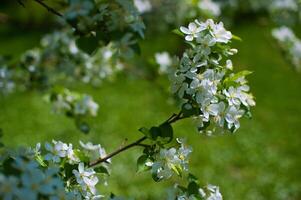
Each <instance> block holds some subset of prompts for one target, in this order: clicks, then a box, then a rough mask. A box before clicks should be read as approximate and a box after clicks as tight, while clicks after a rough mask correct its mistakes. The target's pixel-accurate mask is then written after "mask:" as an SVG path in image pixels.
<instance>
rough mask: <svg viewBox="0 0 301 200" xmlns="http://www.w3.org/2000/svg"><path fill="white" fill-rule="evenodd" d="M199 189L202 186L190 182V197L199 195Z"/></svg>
mask: <svg viewBox="0 0 301 200" xmlns="http://www.w3.org/2000/svg"><path fill="white" fill-rule="evenodd" d="M199 188H200V186H199V185H198V184H197V183H196V182H194V181H192V182H190V183H189V184H188V187H187V189H188V194H189V196H190V195H199Z"/></svg>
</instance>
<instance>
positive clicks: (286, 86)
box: [0, 21, 301, 200]
mask: <svg viewBox="0 0 301 200" xmlns="http://www.w3.org/2000/svg"><path fill="white" fill-rule="evenodd" d="M232 32H233V33H235V34H236V35H238V36H240V37H241V38H243V42H236V43H234V44H233V45H234V46H235V47H236V48H238V49H239V54H238V55H237V56H235V58H234V60H235V61H234V63H235V66H237V67H236V69H248V70H251V71H254V73H253V75H251V76H250V77H249V80H250V85H251V88H252V91H253V93H254V95H255V96H256V100H257V106H256V107H255V109H253V119H252V120H243V121H242V124H241V129H240V130H239V131H238V132H237V133H235V134H224V135H220V136H216V137H215V136H214V137H206V136H204V135H200V134H198V133H197V132H196V130H195V129H194V125H193V122H192V121H191V120H184V121H181V122H179V123H177V124H176V125H175V128H174V130H175V134H176V136H178V137H187V138H188V142H189V143H190V144H191V145H192V146H193V148H194V152H193V154H192V157H191V169H192V172H193V173H195V174H196V175H198V177H199V178H200V180H201V181H202V183H203V184H207V183H212V184H216V185H219V186H220V188H221V191H222V193H223V194H224V199H226V200H227V199H231V200H241V199H248V200H249V199H250V200H261V199H268V200H269V199H273V200H277V199H279V200H280V199H281V200H283V199H292V200H298V199H301V180H300V178H301V171H300V168H301V151H300V146H301V140H300V134H301V132H300V130H301V104H300V101H301V92H300V88H301V74H297V73H296V72H295V71H294V70H293V68H292V66H291V65H290V64H289V63H288V62H287V61H286V60H285V59H284V58H283V56H282V55H281V52H280V50H279V49H278V48H277V45H276V44H275V41H274V40H273V39H272V38H271V36H270V27H269V26H261V25H259V24H258V23H257V22H251V21H245V22H243V23H239V24H236V25H235V27H233V29H232ZM40 35H41V33H36V32H35V33H33V34H32V33H27V34H23V33H20V34H15V35H7V34H6V35H5V34H3V33H1V35H0V43H1V47H2V48H0V53H1V54H14V55H18V54H19V53H21V52H22V51H23V50H25V49H27V48H30V47H33V46H34V45H36V44H37V43H38V39H39V36H40ZM152 37H155V38H154V39H151V38H150V39H149V40H146V41H145V42H142V52H144V54H145V55H152V54H153V53H154V52H156V51H160V50H164V49H167V50H170V51H171V52H177V51H178V50H177V48H178V47H177V44H178V43H177V42H176V41H175V40H174V37H172V38H171V37H170V35H158V36H152ZM163 42H164V44H166V45H164V46H162V44H163ZM161 83H164V84H165V85H166V87H167V86H168V81H167V80H163V81H161ZM73 89H75V90H78V91H83V92H86V93H88V94H91V95H93V97H94V98H95V99H96V101H97V102H99V104H100V112H99V116H98V117H97V118H96V119H93V125H92V126H93V127H92V132H91V133H90V134H89V135H87V136H86V135H83V134H81V133H79V132H78V131H77V130H76V129H75V126H74V124H73V122H72V121H71V120H69V119H66V118H65V117H64V116H58V115H54V114H51V112H50V106H49V105H48V104H47V103H45V102H43V100H42V96H43V94H42V93H40V92H36V91H31V92H26V93H16V94H12V95H10V96H7V97H0V105H1V106H0V128H2V129H3V131H4V142H5V144H6V145H8V146H11V147H16V146H22V145H34V144H35V143H37V142H44V141H47V140H48V141H49V140H51V139H52V138H54V139H56V140H63V141H65V142H73V143H78V141H79V140H83V141H92V142H94V143H101V144H103V146H104V147H105V148H106V149H107V151H109V152H110V151H112V150H114V149H115V148H117V147H119V145H121V144H122V143H123V142H124V139H125V138H127V139H128V140H129V141H131V140H134V139H136V138H138V137H140V135H139V133H138V132H137V129H138V128H140V127H141V126H151V125H156V124H158V123H160V122H162V121H163V120H165V119H166V118H167V117H169V116H170V114H172V113H173V112H176V111H177V110H178V108H177V107H176V106H175V105H173V104H171V103H169V102H170V101H169V100H168V99H169V98H170V97H169V96H168V94H166V93H162V90H161V89H160V88H159V87H158V86H157V84H155V83H154V82H152V81H148V80H144V79H139V78H128V77H125V76H122V75H121V76H118V77H117V79H116V80H115V81H114V82H107V83H104V85H102V86H101V87H100V88H97V89H95V88H92V87H89V86H84V85H76V86H74V88H73ZM138 155H139V149H137V150H134V149H133V150H131V151H128V152H126V153H124V154H122V155H119V156H118V158H117V157H116V158H114V159H113V165H112V175H111V176H110V178H109V187H107V188H105V187H104V188H101V189H102V190H104V191H112V192H114V193H116V194H120V195H125V196H134V197H136V198H137V199H164V198H163V195H165V190H164V189H165V188H167V187H168V186H170V185H171V182H169V181H167V182H163V183H159V184H157V183H154V182H153V181H152V180H151V176H150V175H149V174H148V173H145V174H139V175H137V174H136V172H135V170H136V166H135V162H136V158H137V156H138Z"/></svg>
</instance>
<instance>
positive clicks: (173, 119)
mask: <svg viewBox="0 0 301 200" xmlns="http://www.w3.org/2000/svg"><path fill="white" fill-rule="evenodd" d="M182 114H183V113H182V112H179V113H178V114H172V115H171V117H169V118H168V119H167V120H166V121H165V122H163V124H164V123H168V124H172V123H175V122H176V121H178V120H181V119H184V118H185V117H183V116H182ZM146 139H147V137H146V136H144V137H142V138H140V139H139V140H137V141H135V142H133V143H131V144H128V145H126V146H123V147H120V148H119V149H117V150H116V151H113V152H112V153H110V154H108V155H107V156H106V157H104V158H99V159H97V160H95V161H92V162H90V164H89V167H95V166H96V165H98V164H100V163H103V162H107V160H108V159H110V158H112V157H114V156H116V155H117V154H119V153H121V152H123V151H126V150H127V149H130V148H132V147H135V146H141V147H149V145H147V144H141V142H143V141H144V140H146Z"/></svg>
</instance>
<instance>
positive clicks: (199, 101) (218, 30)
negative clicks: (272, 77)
mask: <svg viewBox="0 0 301 200" xmlns="http://www.w3.org/2000/svg"><path fill="white" fill-rule="evenodd" d="M180 30H181V32H182V33H183V34H184V36H185V40H186V42H187V43H188V44H190V45H191V47H192V48H190V49H188V50H186V51H185V52H184V54H183V57H182V58H181V61H180V66H179V67H178V69H177V70H176V72H175V73H174V75H173V77H172V82H173V84H172V92H173V93H175V94H176V95H177V96H178V97H179V98H180V99H182V101H183V106H182V112H183V113H184V114H185V115H188V116H194V117H195V118H197V120H198V121H199V125H198V128H199V130H200V131H201V130H204V129H206V128H207V127H208V126H209V125H210V124H212V123H214V124H215V125H216V126H217V127H221V128H225V129H228V130H230V131H232V132H234V131H235V130H237V129H238V128H239V127H240V123H239V119H240V118H241V117H243V116H248V115H249V113H250V107H252V106H254V105H255V101H254V98H253V96H252V94H251V93H249V90H250V88H249V86H248V85H247V81H246V79H245V76H246V75H248V74H249V73H250V72H249V71H242V72H238V73H234V72H233V64H232V61H231V59H230V58H229V57H230V56H232V55H234V54H236V53H237V49H233V48H231V47H230V42H231V40H232V39H233V36H232V34H231V32H230V31H227V30H226V29H225V28H224V25H223V23H222V22H220V23H215V22H214V21H213V20H212V19H209V20H207V21H206V22H199V21H198V20H195V21H194V22H191V23H189V25H188V27H187V28H186V27H183V26H182V27H181V28H180ZM207 133H211V132H207Z"/></svg>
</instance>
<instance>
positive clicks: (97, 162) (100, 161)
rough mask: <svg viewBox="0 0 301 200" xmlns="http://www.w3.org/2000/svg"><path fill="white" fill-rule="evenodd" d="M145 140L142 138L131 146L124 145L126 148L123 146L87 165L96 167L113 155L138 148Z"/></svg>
mask: <svg viewBox="0 0 301 200" xmlns="http://www.w3.org/2000/svg"><path fill="white" fill-rule="evenodd" d="M146 138H147V137H145V136H144V137H142V138H140V139H139V140H137V141H135V142H133V143H131V144H128V145H126V146H124V147H121V148H120V149H117V150H116V151H114V152H112V153H110V154H109V155H107V156H106V157H104V158H99V159H98V160H95V161H93V162H91V163H90V165H89V167H94V166H96V165H98V164H100V163H102V162H105V161H107V160H108V159H110V158H112V157H113V156H115V155H117V154H119V153H121V152H123V151H125V150H127V149H129V148H132V147H134V146H139V144H140V143H141V142H143V141H144V140H146Z"/></svg>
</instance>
